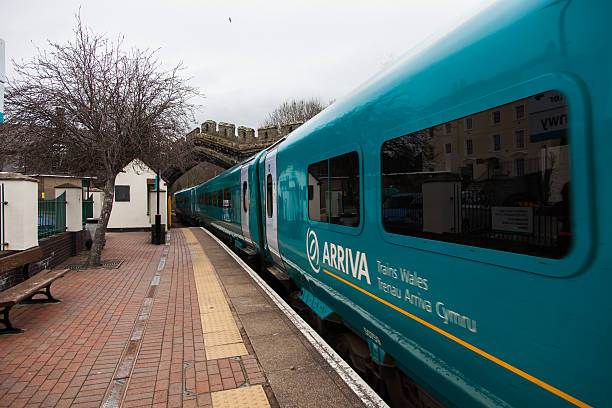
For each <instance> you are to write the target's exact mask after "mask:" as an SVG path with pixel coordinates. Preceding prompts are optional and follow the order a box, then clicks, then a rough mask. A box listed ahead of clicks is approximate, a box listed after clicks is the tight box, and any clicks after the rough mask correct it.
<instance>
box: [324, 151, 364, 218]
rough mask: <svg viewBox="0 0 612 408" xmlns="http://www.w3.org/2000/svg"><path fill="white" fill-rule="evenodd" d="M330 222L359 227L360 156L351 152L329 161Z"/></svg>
mask: <svg viewBox="0 0 612 408" xmlns="http://www.w3.org/2000/svg"><path fill="white" fill-rule="evenodd" d="M329 221H330V222H331V223H332V224H340V225H348V226H349V227H356V226H358V225H359V156H358V155H357V152H350V153H347V154H343V155H341V156H337V157H333V158H331V159H329Z"/></svg>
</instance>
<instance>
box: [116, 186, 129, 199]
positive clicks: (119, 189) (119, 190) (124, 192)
mask: <svg viewBox="0 0 612 408" xmlns="http://www.w3.org/2000/svg"><path fill="white" fill-rule="evenodd" d="M115 201H130V186H115Z"/></svg>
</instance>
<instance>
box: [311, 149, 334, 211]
mask: <svg viewBox="0 0 612 408" xmlns="http://www.w3.org/2000/svg"><path fill="white" fill-rule="evenodd" d="M311 191H312V193H311ZM328 194H329V189H328V163H327V160H323V161H320V162H318V163H315V164H311V165H310V166H308V218H310V219H311V220H313V221H320V222H329V214H328V211H327V201H328V200H327V195H328Z"/></svg>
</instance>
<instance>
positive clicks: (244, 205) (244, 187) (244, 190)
mask: <svg viewBox="0 0 612 408" xmlns="http://www.w3.org/2000/svg"><path fill="white" fill-rule="evenodd" d="M242 209H243V211H244V212H247V182H246V181H245V182H243V183H242Z"/></svg>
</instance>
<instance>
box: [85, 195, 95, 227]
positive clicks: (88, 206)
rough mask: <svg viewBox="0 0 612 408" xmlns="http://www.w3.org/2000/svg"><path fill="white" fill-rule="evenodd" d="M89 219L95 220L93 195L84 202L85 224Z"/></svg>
mask: <svg viewBox="0 0 612 408" xmlns="http://www.w3.org/2000/svg"><path fill="white" fill-rule="evenodd" d="M87 218H93V194H91V195H90V196H89V198H86V199H85V200H83V222H85V220H86V219H87Z"/></svg>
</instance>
